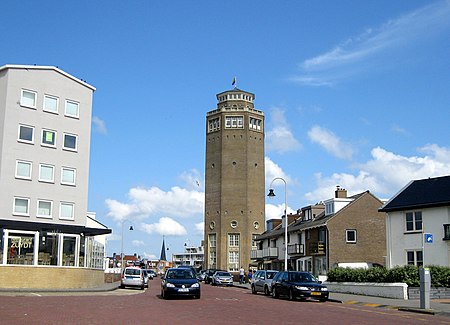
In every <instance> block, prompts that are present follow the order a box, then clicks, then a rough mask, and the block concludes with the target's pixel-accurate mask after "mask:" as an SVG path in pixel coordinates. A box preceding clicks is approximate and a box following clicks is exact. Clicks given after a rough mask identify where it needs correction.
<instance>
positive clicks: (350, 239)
mask: <svg viewBox="0 0 450 325" xmlns="http://www.w3.org/2000/svg"><path fill="white" fill-rule="evenodd" d="M345 241H346V243H351V244H354V243H356V230H355V229H347V230H346V231H345Z"/></svg>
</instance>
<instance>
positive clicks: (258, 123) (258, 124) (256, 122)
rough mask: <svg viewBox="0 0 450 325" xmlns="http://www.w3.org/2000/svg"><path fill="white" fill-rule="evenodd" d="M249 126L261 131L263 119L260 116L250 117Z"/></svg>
mask: <svg viewBox="0 0 450 325" xmlns="http://www.w3.org/2000/svg"><path fill="white" fill-rule="evenodd" d="M249 128H250V129H252V130H257V131H261V128H262V120H261V119H258V118H254V117H250V120H249Z"/></svg>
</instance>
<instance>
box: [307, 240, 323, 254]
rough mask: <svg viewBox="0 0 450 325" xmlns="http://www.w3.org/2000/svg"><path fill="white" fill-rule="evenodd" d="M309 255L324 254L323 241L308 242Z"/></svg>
mask: <svg viewBox="0 0 450 325" xmlns="http://www.w3.org/2000/svg"><path fill="white" fill-rule="evenodd" d="M308 251H309V254H310V255H322V254H325V242H323V241H318V242H313V243H310V244H309V250H308Z"/></svg>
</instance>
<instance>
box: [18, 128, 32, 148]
mask: <svg viewBox="0 0 450 325" xmlns="http://www.w3.org/2000/svg"><path fill="white" fill-rule="evenodd" d="M22 127H24V128H29V129H31V130H32V131H33V132H32V135H31V141H30V140H26V139H21V138H20V130H21V128H22ZM17 141H19V142H24V143H34V126H31V125H26V124H19V129H18V132H17Z"/></svg>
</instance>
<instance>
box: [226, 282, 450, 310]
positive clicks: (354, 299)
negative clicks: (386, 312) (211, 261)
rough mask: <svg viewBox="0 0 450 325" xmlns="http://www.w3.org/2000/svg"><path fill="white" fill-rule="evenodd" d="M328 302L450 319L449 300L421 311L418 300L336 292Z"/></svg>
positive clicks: (435, 301)
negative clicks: (437, 315) (435, 315)
mask: <svg viewBox="0 0 450 325" xmlns="http://www.w3.org/2000/svg"><path fill="white" fill-rule="evenodd" d="M234 286H235V287H238V288H244V289H250V288H251V287H250V284H249V283H244V284H240V283H239V282H234ZM329 301H331V302H335V303H342V304H352V305H362V306H366V307H374V308H390V309H398V310H402V311H411V312H416V313H424V314H433V315H434V314H439V315H441V316H449V317H450V299H436V300H430V309H421V308H420V300H419V299H412V300H403V299H391V298H383V297H373V296H362V295H354V294H348V293H337V292H330V298H329Z"/></svg>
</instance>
